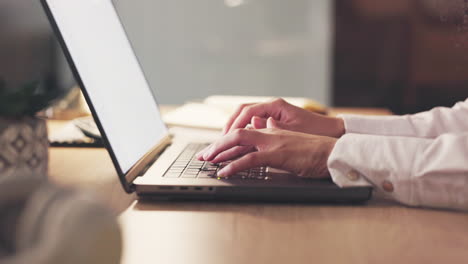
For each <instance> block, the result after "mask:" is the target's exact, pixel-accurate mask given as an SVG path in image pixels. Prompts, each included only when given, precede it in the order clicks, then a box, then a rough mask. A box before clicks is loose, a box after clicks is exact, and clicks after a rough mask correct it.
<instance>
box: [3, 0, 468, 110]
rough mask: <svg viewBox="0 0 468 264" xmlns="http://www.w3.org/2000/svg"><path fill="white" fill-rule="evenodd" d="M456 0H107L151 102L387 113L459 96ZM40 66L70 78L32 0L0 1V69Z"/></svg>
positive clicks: (467, 78) (461, 72) (466, 53)
mask: <svg viewBox="0 0 468 264" xmlns="http://www.w3.org/2000/svg"><path fill="white" fill-rule="evenodd" d="M466 2H467V1H465V0H347V1H339V0H337V1H333V0H294V1H282V0H198V1H188V0H138V1H137V0H114V3H115V5H116V8H117V10H118V12H119V14H120V16H121V17H122V19H123V22H124V26H125V28H126V30H127V33H128V34H129V36H130V39H131V41H132V43H133V45H134V47H135V49H136V53H137V55H138V57H139V59H140V61H141V63H142V65H143V67H144V70H145V72H146V74H147V77H148V80H149V82H150V84H151V85H152V87H153V88H154V90H155V92H156V93H157V94H158V98H160V102H161V103H182V102H184V101H186V100H193V99H197V98H203V97H205V96H207V95H210V94H248V95H275V96H306V97H311V98H315V99H317V100H318V101H320V102H323V103H326V104H330V105H340V106H374V107H388V108H390V109H392V110H393V111H395V112H396V113H409V112H415V111H421V110H425V109H428V108H431V107H433V106H436V105H451V104H453V103H455V102H456V101H459V100H463V99H465V98H466V97H468V88H467V87H468V33H467V31H468V26H467V25H468V15H467V14H468V6H467V3H466ZM49 73H50V74H54V75H55V77H56V79H57V85H60V86H63V87H67V86H71V85H73V78H72V77H71V75H70V73H69V71H68V66H67V65H66V63H65V62H64V60H63V56H62V55H61V51H60V49H59V48H58V47H57V44H56V42H55V41H54V39H53V36H52V33H51V32H50V29H49V25H48V22H47V20H46V19H45V17H44V15H43V11H42V9H41V8H40V5H39V4H38V1H36V0H21V1H18V0H2V1H0V76H3V77H4V78H6V79H7V80H8V81H9V82H10V83H12V84H17V83H21V82H22V81H24V79H27V78H29V77H30V76H32V75H37V74H49ZM12 86H14V85H12Z"/></svg>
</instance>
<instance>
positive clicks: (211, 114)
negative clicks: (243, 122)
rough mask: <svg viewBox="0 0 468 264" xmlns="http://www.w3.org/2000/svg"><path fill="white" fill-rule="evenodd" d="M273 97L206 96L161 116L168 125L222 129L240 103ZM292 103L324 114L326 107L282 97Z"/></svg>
mask: <svg viewBox="0 0 468 264" xmlns="http://www.w3.org/2000/svg"><path fill="white" fill-rule="evenodd" d="M273 99H274V97H267V96H221V95H213V96H209V97H207V98H206V99H205V100H203V102H201V103H186V104H184V105H183V106H181V107H179V108H177V109H175V110H174V111H171V112H169V113H167V114H165V115H164V116H163V118H164V121H165V122H166V124H168V125H173V126H185V127H196V128H208V129H217V130H219V129H222V128H223V127H224V125H225V124H226V122H227V121H228V119H229V117H230V116H231V115H232V114H233V113H234V111H235V110H236V109H237V107H238V106H239V105H241V104H248V103H256V102H267V101H270V100H273ZM283 99H285V100H286V101H287V102H289V103H290V104H292V105H295V106H298V107H301V108H304V109H307V110H310V111H313V112H317V113H321V114H326V112H327V108H326V107H325V106H323V105H321V104H320V103H318V102H316V101H314V100H311V99H308V98H302V97H284V98H283Z"/></svg>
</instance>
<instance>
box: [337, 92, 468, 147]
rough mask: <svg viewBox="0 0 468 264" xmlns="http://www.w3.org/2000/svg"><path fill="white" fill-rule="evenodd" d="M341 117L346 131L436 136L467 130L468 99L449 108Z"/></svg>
mask: <svg viewBox="0 0 468 264" xmlns="http://www.w3.org/2000/svg"><path fill="white" fill-rule="evenodd" d="M340 117H341V118H343V120H344V123H345V129H346V133H355V134H370V135H385V136H403V137H421V138H436V137H438V136H439V135H442V134H444V133H463V132H466V131H468V99H467V100H466V101H464V102H459V103H457V104H456V105H455V106H453V107H452V108H447V107H436V108H434V109H432V110H431V111H427V112H422V113H418V114H414V115H404V116H357V115H340Z"/></svg>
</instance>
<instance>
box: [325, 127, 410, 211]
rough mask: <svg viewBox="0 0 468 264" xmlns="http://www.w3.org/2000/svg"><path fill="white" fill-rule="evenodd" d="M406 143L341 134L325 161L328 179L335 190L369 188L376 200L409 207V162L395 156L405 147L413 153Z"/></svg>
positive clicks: (396, 140) (389, 138) (393, 139)
mask: <svg viewBox="0 0 468 264" xmlns="http://www.w3.org/2000/svg"><path fill="white" fill-rule="evenodd" d="M410 142H411V139H405V138H393V137H384V136H375V135H360V134H345V135H344V136H342V137H341V138H340V139H339V140H338V141H337V143H336V144H335V147H334V149H333V151H332V153H331V154H330V157H329V158H328V161H327V166H328V170H329V172H330V175H331V178H332V180H333V182H334V183H335V184H336V185H338V186H339V187H357V186H372V187H373V193H374V196H376V197H379V198H385V199H392V200H397V201H400V202H403V203H406V204H412V203H413V197H412V192H411V184H409V181H410V180H411V178H410V176H409V174H408V173H407V172H408V171H409V170H410V169H409V168H410V167H411V160H409V159H406V160H405V159H404V158H403V156H404V155H403V154H402V155H399V153H398V152H404V151H406V145H409V147H412V148H413V149H415V147H413V146H412V144H411V143H410ZM400 156H401V157H400ZM395 157H396V158H395ZM398 157H400V158H398Z"/></svg>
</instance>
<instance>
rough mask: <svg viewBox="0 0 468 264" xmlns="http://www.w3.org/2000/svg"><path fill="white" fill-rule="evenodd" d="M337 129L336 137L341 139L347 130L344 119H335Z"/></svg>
mask: <svg viewBox="0 0 468 264" xmlns="http://www.w3.org/2000/svg"><path fill="white" fill-rule="evenodd" d="M335 127H336V137H337V138H340V137H341V136H343V135H344V134H346V128H345V123H344V119H343V118H341V117H336V118H335Z"/></svg>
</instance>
